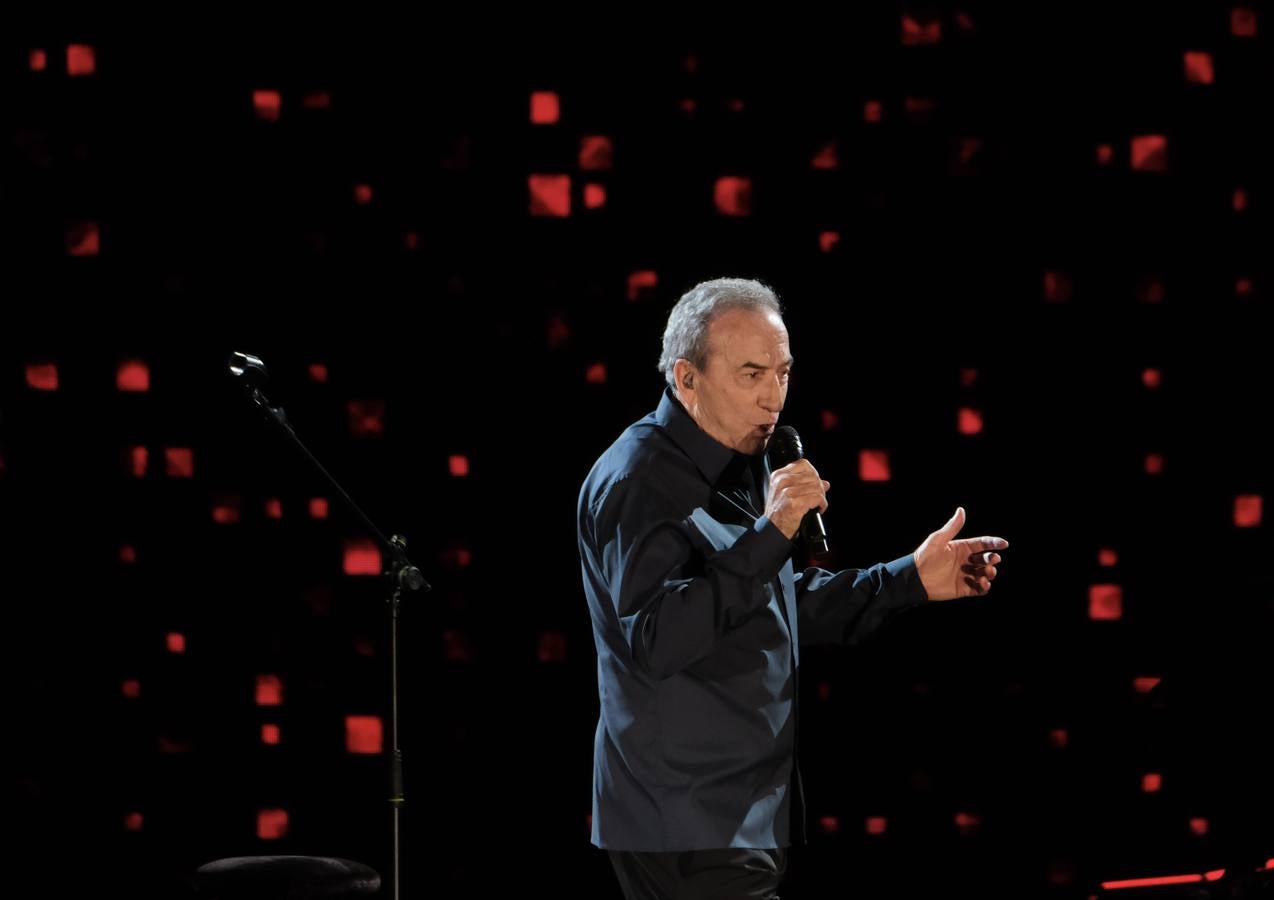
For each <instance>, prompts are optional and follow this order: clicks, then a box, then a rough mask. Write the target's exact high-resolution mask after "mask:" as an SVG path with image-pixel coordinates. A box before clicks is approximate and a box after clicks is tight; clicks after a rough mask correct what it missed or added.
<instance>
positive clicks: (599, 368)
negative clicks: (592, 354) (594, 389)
mask: <svg viewBox="0 0 1274 900" xmlns="http://www.w3.org/2000/svg"><path fill="white" fill-rule="evenodd" d="M584 380H585V381H586V382H588V383H589V384H605V383H606V363H593V364H592V365H591V366H589V367H588V371H586V372H585V373H584Z"/></svg>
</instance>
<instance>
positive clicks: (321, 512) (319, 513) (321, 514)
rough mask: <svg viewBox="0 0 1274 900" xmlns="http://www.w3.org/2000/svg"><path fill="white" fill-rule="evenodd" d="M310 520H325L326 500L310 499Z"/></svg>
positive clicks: (319, 498)
mask: <svg viewBox="0 0 1274 900" xmlns="http://www.w3.org/2000/svg"><path fill="white" fill-rule="evenodd" d="M310 518H311V519H326V518H327V498H326V497H311V498H310Z"/></svg>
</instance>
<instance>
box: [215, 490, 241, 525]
mask: <svg viewBox="0 0 1274 900" xmlns="http://www.w3.org/2000/svg"><path fill="white" fill-rule="evenodd" d="M239 519H240V511H239V498H238V497H237V496H225V497H220V498H218V499H217V500H215V501H214V502H213V504H212V521H214V522H216V523H217V524H218V525H238V524H239Z"/></svg>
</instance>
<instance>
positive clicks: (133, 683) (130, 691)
mask: <svg viewBox="0 0 1274 900" xmlns="http://www.w3.org/2000/svg"><path fill="white" fill-rule="evenodd" d="M120 693H122V694H123V695H124V696H125V697H126V698H128V699H129V700H136V699H137V698H138V697H140V696H141V695H142V683H141V682H140V681H138V680H137V679H136V678H126V679H124V683H123V684H121V685H120Z"/></svg>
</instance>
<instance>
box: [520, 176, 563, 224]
mask: <svg viewBox="0 0 1274 900" xmlns="http://www.w3.org/2000/svg"><path fill="white" fill-rule="evenodd" d="M527 189H528V190H529V191H530V197H531V204H530V212H531V215H533V216H550V217H556V218H565V217H567V216H569V215H570V214H571V176H569V175H530V176H528V177H527Z"/></svg>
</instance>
